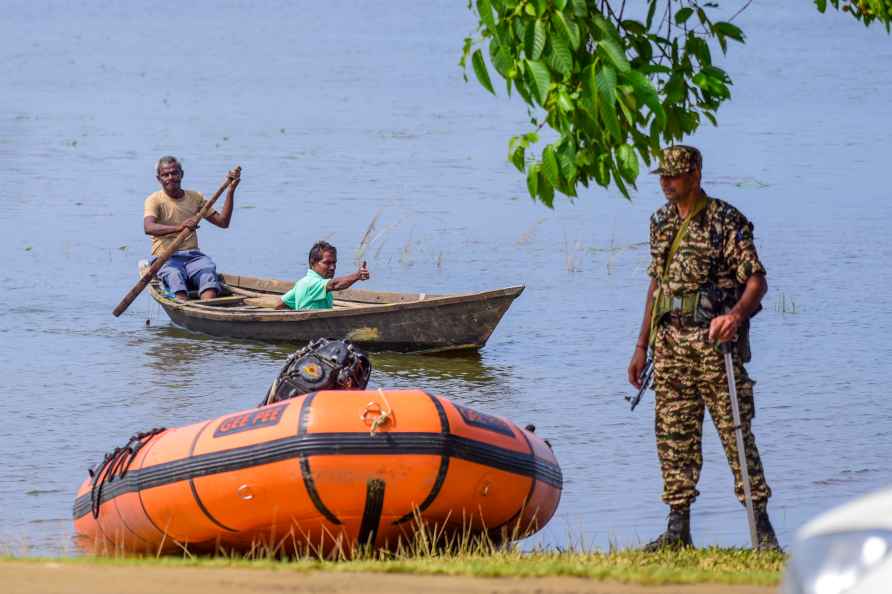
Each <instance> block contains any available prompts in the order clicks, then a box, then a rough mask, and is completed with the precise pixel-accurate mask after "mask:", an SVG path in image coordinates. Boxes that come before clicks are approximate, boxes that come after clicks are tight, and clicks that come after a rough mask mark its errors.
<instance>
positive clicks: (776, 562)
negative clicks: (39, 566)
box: [4, 548, 785, 586]
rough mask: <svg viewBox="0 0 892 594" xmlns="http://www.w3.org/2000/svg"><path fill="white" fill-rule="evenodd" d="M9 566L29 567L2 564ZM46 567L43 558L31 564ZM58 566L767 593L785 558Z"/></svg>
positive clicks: (539, 555)
mask: <svg viewBox="0 0 892 594" xmlns="http://www.w3.org/2000/svg"><path fill="white" fill-rule="evenodd" d="M4 559H5V560H7V561H11V560H15V561H26V562H28V561H32V559H22V558H14V557H5V558H4ZM33 561H34V562H41V563H45V562H47V561H49V560H48V559H33ZM51 561H52V562H54V563H62V564H87V565H90V564H93V565H114V566H155V567H201V568H208V569H212V568H220V569H223V568H238V569H263V570H270V569H272V570H276V571H289V572H310V571H325V572H336V573H340V572H372V573H404V574H416V575H463V576H475V577H553V576H569V577H585V578H592V579H596V580H604V581H615V582H627V583H638V584H645V585H658V584H697V583H715V584H736V585H753V586H772V585H776V584H778V583H779V581H780V577H781V573H782V570H783V565H784V562H785V557H784V555H782V554H778V553H755V552H753V551H750V550H742V549H719V548H707V549H688V550H683V551H664V552H660V553H643V552H641V551H633V550H625V551H614V552H609V553H601V552H560V551H540V552H531V553H523V552H519V551H499V552H494V553H490V554H460V555H440V556H406V557H394V558H389V559H388V558H383V559H381V558H378V559H371V558H366V559H355V560H342V561H325V560H319V559H306V558H302V559H297V560H287V561H281V560H272V559H253V560H251V559H243V558H232V557H219V556H218V557H199V556H191V557H91V556H87V557H71V558H62V559H52V560H51Z"/></svg>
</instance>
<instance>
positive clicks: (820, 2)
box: [815, 0, 827, 13]
mask: <svg viewBox="0 0 892 594" xmlns="http://www.w3.org/2000/svg"><path fill="white" fill-rule="evenodd" d="M815 4H816V5H817V7H818V12H821V13H823V12H824V11H826V10H827V0H815Z"/></svg>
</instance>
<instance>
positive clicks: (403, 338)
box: [148, 273, 524, 352]
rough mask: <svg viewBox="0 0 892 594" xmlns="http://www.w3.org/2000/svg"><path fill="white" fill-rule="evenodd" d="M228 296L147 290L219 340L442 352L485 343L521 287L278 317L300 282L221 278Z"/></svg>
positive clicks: (377, 294) (360, 296)
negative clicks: (187, 296)
mask: <svg viewBox="0 0 892 594" xmlns="http://www.w3.org/2000/svg"><path fill="white" fill-rule="evenodd" d="M220 279H221V280H222V281H223V284H224V291H223V294H222V295H221V296H220V297H218V298H216V299H213V300H210V301H199V300H190V301H188V302H186V303H181V302H179V301H176V300H175V299H171V298H169V297H165V295H164V292H163V290H162V287H161V284H160V281H158V280H157V279H155V280H153V281H152V283H151V284H150V285H149V286H148V291H149V294H150V295H151V296H152V299H154V300H155V301H157V302H158V303H159V304H160V305H161V307H162V308H164V311H165V312H167V315H168V316H170V319H171V320H172V321H173V323H174V324H176V325H178V326H182V327H183V328H186V329H188V330H192V331H194V332H204V333H206V334H210V335H213V336H225V337H230V338H247V339H254V340H262V341H274V342H288V343H296V344H297V343H306V342H309V341H310V340H314V339H316V338H344V339H347V340H349V341H351V342H353V343H354V344H356V345H359V346H360V347H361V348H364V349H366V350H370V351H398V352H439V351H451V350H462V349H479V348H480V347H482V346H483V345H485V344H486V341H487V340H488V339H489V337H490V335H491V334H492V332H493V330H495V328H496V325H497V324H498V323H499V320H501V319H502V316H503V315H505V312H506V311H507V310H508V307H509V306H510V305H511V302H512V301H514V299H515V298H517V296H518V295H520V294H521V293H522V292H523V289H524V287H523V286H516V287H507V288H504V289H495V290H492V291H483V292H480V293H458V294H448V295H431V294H426V293H390V292H382V291H365V290H361V289H347V290H345V291H340V292H338V293H336V295H337V298H336V299H335V301H334V308H333V309H329V310H315V311H293V310H275V309H272V308H273V307H275V304H276V303H277V302H278V300H279V298H280V296H281V295H283V294H284V293H285V292H286V291H288V290H289V289H291V287H293V286H294V281H284V280H275V279H268V278H256V277H251V276H240V275H236V274H228V273H227V274H220Z"/></svg>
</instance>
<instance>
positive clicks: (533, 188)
mask: <svg viewBox="0 0 892 594" xmlns="http://www.w3.org/2000/svg"><path fill="white" fill-rule="evenodd" d="M527 191H528V192H529V193H530V198H532V199H533V200H535V199H536V196H537V195H538V194H539V164H538V163H536V164H535V165H530V169H529V171H527Z"/></svg>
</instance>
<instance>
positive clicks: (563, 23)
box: [551, 12, 581, 51]
mask: <svg viewBox="0 0 892 594" xmlns="http://www.w3.org/2000/svg"><path fill="white" fill-rule="evenodd" d="M551 20H552V24H553V25H554V28H555V29H557V30H558V31H559V32H560V33H561V35H563V36H564V39H566V40H567V41H568V42H569V43H570V47H572V48H573V50H574V51H575V50H577V49H579V44H580V42H581V39H580V38H579V28H578V27H576V26H575V23H574V24H573V26H572V27H571V26H570V23H568V22H567V19H566V18H564V15H563V14H562V13H560V12H556V13H554V16H553V17H552V19H551ZM552 43H554V40H553V39H552Z"/></svg>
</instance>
